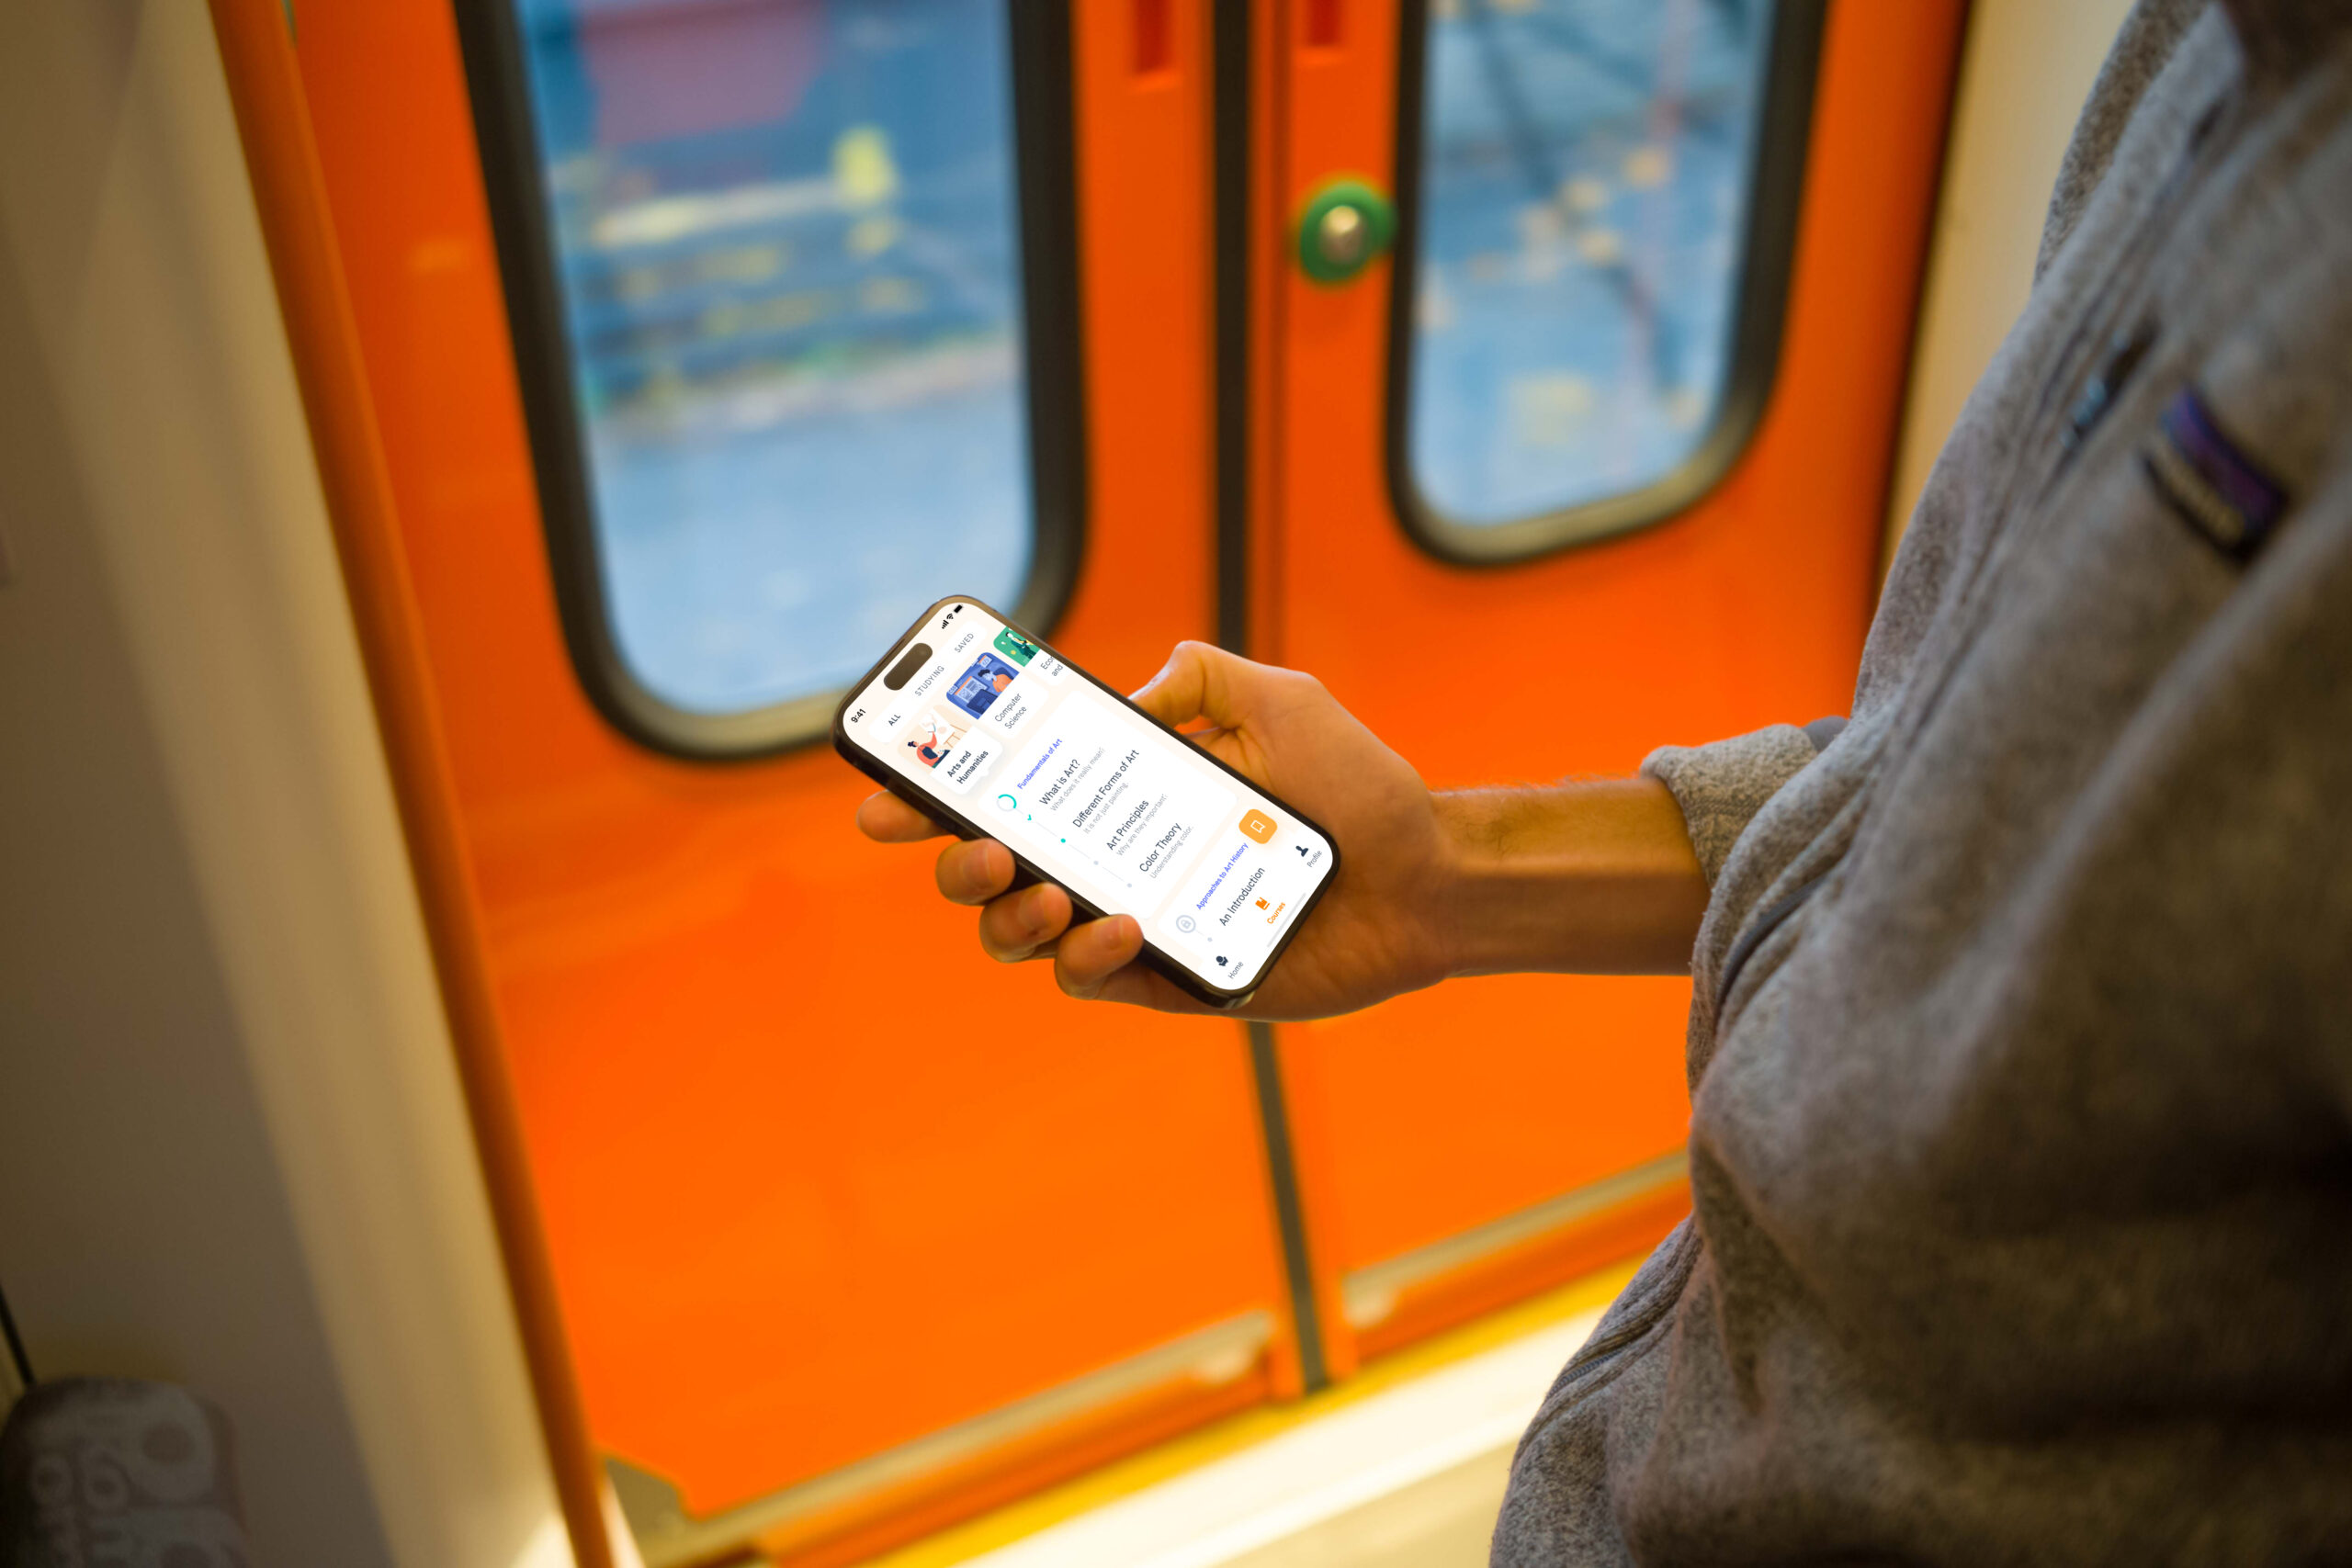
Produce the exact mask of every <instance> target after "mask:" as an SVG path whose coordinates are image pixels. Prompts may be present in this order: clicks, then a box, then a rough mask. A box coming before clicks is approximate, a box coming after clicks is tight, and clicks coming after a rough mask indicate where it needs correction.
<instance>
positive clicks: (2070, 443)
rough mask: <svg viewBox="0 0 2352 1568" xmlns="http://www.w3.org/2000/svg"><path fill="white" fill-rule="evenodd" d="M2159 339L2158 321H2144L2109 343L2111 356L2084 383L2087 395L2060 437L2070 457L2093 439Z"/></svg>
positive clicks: (2080, 402)
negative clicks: (2134, 372) (2101, 422)
mask: <svg viewBox="0 0 2352 1568" xmlns="http://www.w3.org/2000/svg"><path fill="white" fill-rule="evenodd" d="M2155 341H2156V323H2155V322H2154V321H2142V322H2141V323H2140V324H2139V325H2138V326H2136V327H2134V328H2132V329H2131V331H2130V332H2129V333H2118V334H2116V337H2115V341H2114V342H2112V343H2110V344H2108V345H2107V357H2106V358H2105V359H2104V360H2102V361H2101V362H2100V363H2099V367H2098V370H2097V371H2096V372H2095V373H2094V374H2093V375H2092V377H2091V378H2090V380H2089V381H2088V382H2086V384H2085V385H2084V387H2083V395H2082V396H2081V397H2079V398H2076V399H2075V406H2074V409H2073V411H2072V412H2069V413H2068V414H2067V415H2066V433H2065V434H2064V436H2062V437H2061V438H2060V440H2061V442H2062V444H2063V445H2064V447H2065V449H2066V456H2067V457H2070V458H2071V457H2073V456H2074V455H2075V452H2077V451H2078V450H2080V449H2081V447H2082V445H2083V443H2084V442H2086V441H2087V440H2089V439H2090V436H2091V432H2092V431H2094V430H2096V429H2098V423H2099V421H2101V420H2103V419H2105V418H2106V417H2107V411H2108V410H2109V408H2111V407H2112V406H2114V403H2115V400H2116V398H2117V396H2118V395H2120V393H2121V392H2122V390H2123V389H2124V387H2125V385H2126V384H2127V383H2129V382H2130V381H2131V373H2132V372H2133V371H2134V370H2137V369H2139V368H2140V361H2141V360H2143V359H2144V358H2146V357H2147V355H2148V347H2149V345H2150V344H2153V343H2154V342H2155Z"/></svg>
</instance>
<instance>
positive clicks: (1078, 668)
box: [833, 593, 1340, 1011]
mask: <svg viewBox="0 0 2352 1568" xmlns="http://www.w3.org/2000/svg"><path fill="white" fill-rule="evenodd" d="M950 604H968V605H970V606H971V607H972V608H973V609H975V610H978V611H981V612H983V613H985V614H987V615H990V616H993V617H994V618H995V619H996V621H997V622H998V624H999V625H1001V626H1004V627H1005V628H1006V629H1007V630H1009V631H1011V632H1012V634H1013V635H1014V636H1016V637H1025V638H1027V639H1028V640H1029V641H1031V642H1034V643H1035V644H1036V645H1037V647H1038V649H1040V650H1041V651H1044V652H1046V653H1051V654H1052V655H1053V656H1054V657H1055V658H1056V659H1058V660H1061V661H1062V662H1063V663H1064V664H1065V665H1068V666H1069V671H1070V673H1072V674H1073V675H1076V676H1078V677H1079V678H1080V680H1083V681H1085V682H1088V683H1089V684H1091V686H1093V687H1094V689H1095V690H1096V691H1099V692H1102V693H1103V694H1107V695H1108V696H1110V697H1111V698H1112V700H1114V702H1116V703H1118V704H1119V705H1121V706H1123V707H1125V709H1126V710H1127V711H1128V712H1129V713H1131V714H1134V715H1135V716H1136V717H1137V718H1140V719H1142V720H1143V721H1144V722H1145V723H1146V724H1148V725H1150V726H1152V727H1153V728H1156V729H1158V730H1159V731H1160V732H1161V733H1162V734H1164V735H1167V736H1169V737H1170V739H1174V740H1176V741H1177V742H1179V743H1180V744H1182V745H1183V746H1185V747H1188V748H1190V749H1191V750H1192V752H1193V755H1194V756H1196V757H1198V758H1200V759H1201V760H1202V761H1204V762H1206V763H1208V764H1209V765H1210V766H1211V767H1214V768H1217V769H1219V770H1221V771H1223V772H1224V773H1228V774H1230V775H1231V776H1232V777H1233V779H1234V780H1235V782H1237V783H1238V784H1241V785H1242V786H1243V787H1245V788H1247V789H1249V790H1250V791H1251V792H1252V793H1253V794H1256V795H1263V796H1264V797H1265V798H1266V799H1267V800H1269V801H1272V803H1273V804H1274V805H1275V806H1277V807H1281V808H1282V809H1283V810H1284V811H1286V812H1288V813H1290V815H1291V816H1292V817H1293V818H1295V819H1296V820H1297V821H1299V822H1300V823H1302V824H1304V825H1305V826H1306V827H1308V828H1311V829H1314V830H1315V831H1316V832H1317V833H1319V834H1321V835H1322V837H1323V842H1324V844H1325V845H1326V846H1327V847H1328V848H1329V851H1330V856H1331V858H1330V863H1329V866H1328V868H1327V869H1326V871H1325V873H1324V875H1323V877H1322V879H1321V880H1320V881H1318V882H1317V883H1316V885H1315V887H1314V890H1313V891H1311V892H1310V893H1308V894H1307V896H1306V902H1305V903H1304V904H1302V905H1301V906H1300V907H1299V911H1298V913H1297V915H1296V916H1295V917H1294V918H1293V919H1292V920H1291V923H1290V924H1289V926H1287V927H1286V928H1284V930H1283V933H1282V935H1281V937H1280V938H1278V939H1277V940H1276V941H1275V942H1274V945H1273V949H1272V951H1271V952H1269V953H1267V954H1266V960H1265V962H1264V963H1262V964H1260V965H1258V973H1257V976H1256V978H1254V979H1252V980H1251V981H1250V984H1249V985H1248V986H1246V987H1239V988H1231V987H1220V986H1213V985H1210V984H1209V983H1208V982H1207V981H1206V980H1204V979H1203V978H1201V976H1198V975H1196V974H1194V973H1193V971H1192V970H1191V969H1189V968H1187V967H1185V965H1184V964H1183V963H1182V960H1180V959H1178V958H1177V957H1176V956H1175V955H1174V954H1173V953H1169V952H1168V951H1167V950H1165V949H1164V948H1162V947H1160V946H1159V943H1157V942H1153V941H1152V940H1151V936H1150V934H1149V933H1148V932H1146V933H1145V936H1144V939H1143V953H1142V954H1141V957H1142V960H1143V962H1144V963H1146V964H1150V965H1151V967H1152V968H1153V969H1155V970H1157V971H1158V972H1159V974H1161V975H1163V976H1167V978H1168V979H1169V980H1170V982H1171V983H1172V984H1173V985H1174V986H1175V987H1177V988H1178V989H1179V990H1182V992H1184V993H1185V994H1186V995H1187V996H1190V997H1192V998H1193V999H1195V1000H1196V1001H1202V1002H1205V1003H1207V1004H1208V1005H1209V1006H1210V1007H1213V1008H1216V1009H1218V1010H1226V1011H1229V1010H1233V1009H1236V1008H1241V1007H1247V1006H1248V1005H1249V1003H1250V998H1252V997H1254V996H1256V995H1257V994H1258V991H1259V988H1260V987H1262V986H1264V985H1265V983H1266V977H1267V976H1269V975H1272V973H1273V972H1274V965H1275V964H1280V963H1281V962H1282V960H1283V953H1287V952H1289V951H1290V944H1291V943H1292V942H1294V941H1295V940H1296V938H1297V936H1298V932H1299V928H1300V927H1301V926H1304V925H1305V924H1306V919H1307V917H1308V916H1309V915H1312V914H1313V913H1315V907H1316V906H1317V904H1319V903H1321V902H1322V901H1323V895H1324V894H1325V893H1326V892H1327V891H1329V888H1330V886H1331V883H1332V881H1333V880H1334V879H1335V878H1336V877H1338V875H1339V874H1340V842H1339V840H1337V839H1335V838H1333V837H1332V836H1331V830H1330V829H1328V828H1326V827H1324V826H1323V824H1321V823H1320V822H1317V820H1315V818H1312V817H1309V816H1308V815H1307V814H1306V812H1304V811H1301V810H1299V809H1298V808H1297V807H1295V806H1293V805H1291V804H1290V803H1289V802H1288V801H1286V800H1283V799H1282V798H1280V797H1279V796H1277V795H1275V794H1274V793H1273V792H1272V790H1269V789H1267V788H1266V787H1265V786H1264V785H1262V784H1259V783H1258V782H1257V781H1255V780H1254V779H1251V778H1250V777H1249V776H1247V775H1246V774H1244V773H1242V772H1241V771H1240V770H1239V769H1238V768H1235V767H1233V766H1231V765H1230V764H1228V763H1227V762H1225V761H1222V760H1220V759H1218V758H1216V757H1213V756H1211V755H1209V753H1208V752H1206V751H1204V750H1202V749H1201V748H1200V747H1198V746H1195V745H1193V741H1192V739H1191V738H1190V737H1189V736H1186V735H1183V734H1182V733H1180V732H1179V731H1178V730H1177V729H1175V728H1173V727H1172V726H1170V725H1166V724H1162V723H1160V721H1159V719H1157V718H1154V717H1153V716H1151V715H1150V714H1148V713H1146V712H1145V711H1144V710H1143V709H1141V708H1139V707H1137V706H1136V705H1135V704H1134V703H1133V702H1132V701H1130V700H1129V699H1128V698H1127V696H1126V695H1125V694H1124V693H1122V692H1119V691H1116V690H1114V688H1113V687H1112V686H1111V685H1110V684H1109V683H1107V682H1104V681H1103V680H1102V679H1101V678H1100V677H1099V676H1097V675H1095V674H1094V673H1092V672H1091V671H1089V670H1087V669H1086V668H1085V667H1084V666H1083V665H1081V664H1080V663H1079V662H1078V661H1077V660H1073V659H1071V658H1069V656H1068V655H1066V654H1063V653H1062V652H1060V651H1059V650H1058V649H1055V648H1054V646H1053V645H1052V644H1051V643H1049V642H1047V641H1046V639H1045V638H1043V637H1039V636H1038V635H1037V634H1036V633H1035V632H1033V631H1031V630H1030V629H1029V628H1028V627H1026V626H1023V625H1022V624H1021V623H1020V622H1018V621H1015V620H1013V619H1012V617H1011V616H1009V615H1005V614H1004V613H1003V612H1002V611H1001V610H999V609H997V608H996V607H995V606H994V605H992V604H989V603H988V602H987V601H985V600H981V599H975V598H973V597H972V596H971V595H970V594H968V593H950V594H948V595H946V596H945V597H944V598H942V599H939V600H937V601H935V602H934V603H933V604H932V606H931V607H930V608H929V609H927V610H925V611H924V612H923V613H922V615H917V616H916V617H915V618H914V622H913V624H912V625H910V626H908V627H907V629H906V630H905V631H903V632H901V633H899V635H898V636H897V637H894V638H892V639H891V642H890V647H889V649H888V651H887V652H885V653H884V654H883V655H882V657H881V658H879V659H877V660H875V661H874V663H873V666H872V667H871V668H870V669H868V670H867V671H865V674H863V675H860V676H859V677H858V678H857V679H856V680H855V681H854V682H851V683H850V688H849V690H848V691H847V692H846V693H844V694H842V700H841V704H840V705H839V706H837V707H835V708H834V709H833V750H836V751H838V752H840V753H841V755H842V760H843V761H846V762H848V763H849V765H850V766H852V767H854V768H855V769H856V770H857V771H858V772H859V773H864V774H865V776H866V777H867V778H870V779H872V780H873V781H874V782H875V783H876V784H880V785H881V786H882V787H883V788H884V789H887V790H888V791H889V792H890V793H891V794H892V795H897V796H898V797H899V799H900V800H903V801H905V802H906V803H907V804H908V805H910V806H912V807H914V808H915V809H916V810H918V811H921V812H922V814H923V815H924V816H926V817H928V818H931V819H932V820H933V821H934V822H938V823H940V824H941V825H943V826H944V827H945V828H946V829H948V830H949V831H950V832H953V833H955V834H956V836H957V837H958V838H964V839H988V838H994V837H995V835H994V834H992V833H990V832H989V831H988V829H985V828H983V827H981V826H980V825H979V824H978V822H976V821H974V820H973V819H972V818H968V817H967V816H965V815H964V814H963V813H962V812H960V811H958V810H956V807H953V806H951V805H949V804H948V803H947V802H946V801H945V800H944V799H942V798H938V797H935V796H933V795H926V794H924V793H923V792H922V790H921V789H920V788H919V787H918V786H917V785H916V784H915V783H914V781H912V780H911V779H909V778H908V777H907V776H906V775H905V774H903V773H899V771H898V770H897V769H895V768H893V767H891V766H890V765H889V764H888V762H886V761H883V760H882V759H881V758H879V757H877V756H875V755H874V754H873V753H872V752H870V751H868V750H865V748H864V747H862V746H860V745H858V744H857V743H856V742H855V741H854V740H852V739H850V736H849V726H848V722H847V721H848V718H849V710H850V705H851V704H853V703H854V702H856V701H857V700H858V698H859V697H861V696H862V695H864V694H865V689H866V688H867V687H869V686H871V685H872V684H874V682H875V680H876V677H878V676H879V675H881V673H882V672H883V671H886V670H888V668H889V667H890V664H891V661H892V660H896V659H897V658H898V657H899V654H901V653H903V652H904V651H905V650H906V648H907V645H908V644H909V643H910V642H912V641H914V639H915V638H916V637H920V636H921V635H922V631H923V628H925V627H926V626H930V624H931V621H932V617H933V616H934V615H938V614H939V613H940V611H942V610H944V609H945V608H946V607H947V606H948V605H950ZM1005 848H1007V849H1008V850H1012V862H1013V864H1014V865H1015V866H1017V867H1018V868H1019V870H1020V872H1021V873H1022V874H1025V875H1026V876H1028V877H1031V878H1033V879H1035V880H1036V881H1039V882H1050V883H1052V884H1054V886H1057V887H1059V888H1061V889H1062V891H1063V892H1065V893H1068V894H1069V901H1070V905H1071V907H1072V908H1074V909H1076V910H1077V911H1078V912H1079V914H1080V917H1081V918H1083V919H1102V918H1103V916H1104V915H1105V914H1107V913H1108V912H1109V911H1107V910H1103V909H1100V908H1096V907H1095V906H1094V905H1092V904H1091V903H1089V902H1088V901H1087V900H1086V899H1084V898H1081V897H1079V895H1078V894H1077V893H1076V892H1074V891H1072V890H1071V889H1070V888H1069V886H1068V885H1067V884H1065V883H1063V882H1062V881H1061V880H1060V879H1059V878H1058V877H1057V876H1055V875H1054V874H1052V873H1051V872H1048V871H1047V870H1046V868H1045V867H1043V866H1041V865H1039V864H1037V863H1035V862H1034V861H1032V860H1030V859H1029V858H1028V857H1027V856H1025V855H1023V853H1022V852H1020V851H1019V850H1013V849H1012V845H1010V844H1007V845H1006V846H1005ZM1015 885H1016V886H1018V885H1019V883H1018V879H1017V878H1016V884H1015ZM1142 923H1143V922H1142V921H1141V919H1137V920H1136V924H1137V925H1138V926H1140V925H1141V924H1142Z"/></svg>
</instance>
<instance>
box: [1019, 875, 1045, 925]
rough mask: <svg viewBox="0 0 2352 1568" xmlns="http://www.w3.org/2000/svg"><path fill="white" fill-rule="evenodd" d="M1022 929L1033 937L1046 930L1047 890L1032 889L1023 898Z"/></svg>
mask: <svg viewBox="0 0 2352 1568" xmlns="http://www.w3.org/2000/svg"><path fill="white" fill-rule="evenodd" d="M1021 929H1022V930H1023V931H1027V932H1029V933H1030V934H1031V935H1032V936H1035V935H1036V934H1037V933H1039V932H1041V931H1044V930H1045V929H1046V890H1045V889H1044V888H1043V887H1032V888H1031V889H1029V891H1028V892H1026V893H1023V895H1022V896H1021Z"/></svg>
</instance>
